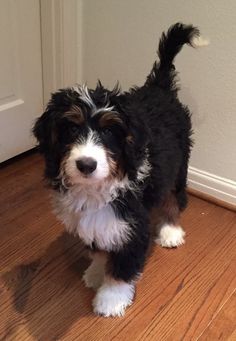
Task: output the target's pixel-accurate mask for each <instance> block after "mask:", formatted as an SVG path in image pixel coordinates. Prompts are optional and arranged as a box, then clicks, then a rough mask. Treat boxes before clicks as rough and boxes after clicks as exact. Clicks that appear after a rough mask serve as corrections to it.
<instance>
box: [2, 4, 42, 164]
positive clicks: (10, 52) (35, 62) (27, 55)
mask: <svg viewBox="0 0 236 341" xmlns="http://www.w3.org/2000/svg"><path fill="white" fill-rule="evenodd" d="M42 94H43V91H42V62H41V37H40V4H39V0H0V162H1V161H4V160H6V159H9V158H11V157H13V156H15V155H17V154H19V153H22V152H24V151H26V150H29V149H30V148H32V147H33V146H34V139H33V137H32V135H31V129H32V125H33V122H34V120H35V118H36V117H37V116H39V115H40V114H41V113H42V110H43V99H42Z"/></svg>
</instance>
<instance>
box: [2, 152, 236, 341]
mask: <svg viewBox="0 0 236 341" xmlns="http://www.w3.org/2000/svg"><path fill="white" fill-rule="evenodd" d="M42 173H43V163H42V160H41V158H40V157H39V156H38V155H37V154H35V155H31V156H27V157H25V158H24V159H20V160H17V161H15V162H14V163H12V164H9V165H7V166H6V167H4V168H3V169H2V170H1V174H0V183H1V188H0V270H1V276H0V302H1V304H0V340H17V341H19V340H20V341H21V340H23V341H25V340H26V341H27V340H30V341H31V340H42V341H52V340H67V341H71V340H85V341H86V340H89V341H90V340H96V341H97V340H157V341H160V340H173V341H176V340H197V339H199V338H200V340H213V341H214V340H218V339H219V340H227V339H228V340H235V339H236V338H235V335H236V332H235V331H236V322H235V321H236V316H235V305H236V303H235V294H234V291H235V288H236V213H235V212H232V211H230V210H227V209H224V208H221V207H219V206H217V205H214V204H210V203H209V202H206V201H204V200H201V199H198V198H196V197H194V196H191V197H190V204H189V207H188V209H187V210H186V211H185V213H184V214H183V216H182V219H181V223H182V225H183V226H184V228H185V230H186V232H187V243H186V245H184V246H182V247H181V248H179V249H173V250H167V249H162V248H160V247H158V246H155V248H154V251H153V253H152V255H151V257H150V259H149V260H148V262H147V265H146V268H145V271H144V274H143V276H142V279H141V280H140V281H139V283H138V285H137V293H136V298H135V302H134V304H133V305H132V306H131V307H130V308H129V309H128V310H127V313H126V315H125V317H122V318H109V319H105V318H102V317H98V316H95V315H94V314H93V313H92V308H91V301H92V298H93V296H94V292H93V291H92V290H90V289H87V288H85V287H84V285H83V283H82V281H81V277H82V274H83V271H84V270H85V268H86V267H87V266H88V264H89V261H88V258H87V255H86V250H85V249H84V247H83V246H82V244H81V243H80V241H79V240H78V239H77V238H75V237H73V236H70V235H68V234H66V233H65V232H64V230H63V227H62V226H61V225H60V224H59V223H58V222H57V220H56V219H55V217H54V216H53V214H52V213H51V207H50V204H49V198H48V191H47V189H45V187H44V185H43V181H42ZM154 218H155V217H154Z"/></svg>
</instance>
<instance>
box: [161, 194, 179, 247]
mask: <svg viewBox="0 0 236 341" xmlns="http://www.w3.org/2000/svg"><path fill="white" fill-rule="evenodd" d="M160 212H161V213H160V217H159V218H160V222H159V223H158V225H157V227H156V229H157V231H156V232H157V238H156V240H155V241H156V243H157V244H159V245H161V246H163V247H168V248H172V247H177V246H180V245H182V244H184V242H185V240H184V236H185V232H184V230H183V229H182V227H181V226H180V225H179V215H180V208H179V204H178V199H177V197H176V194H175V193H174V192H171V193H169V194H168V195H167V196H166V198H165V200H164V201H163V203H162V206H161V208H160Z"/></svg>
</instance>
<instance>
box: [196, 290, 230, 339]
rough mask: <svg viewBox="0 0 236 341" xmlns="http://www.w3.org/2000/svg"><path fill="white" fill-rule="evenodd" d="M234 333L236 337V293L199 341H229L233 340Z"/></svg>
mask: <svg viewBox="0 0 236 341" xmlns="http://www.w3.org/2000/svg"><path fill="white" fill-rule="evenodd" d="M233 333H235V336H236V292H234V294H233V295H232V296H231V297H230V298H229V299H228V301H227V302H226V303H225V305H224V306H223V307H222V309H221V310H220V312H219V314H217V315H216V316H215V318H214V319H213V321H212V322H211V323H210V325H209V326H208V327H207V328H206V330H205V331H204V332H203V334H202V335H201V337H200V338H199V341H212V340H229V339H230V338H231V340H233V339H232V337H233ZM234 340H236V338H235V339H234Z"/></svg>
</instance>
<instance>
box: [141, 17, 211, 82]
mask: <svg viewBox="0 0 236 341" xmlns="http://www.w3.org/2000/svg"><path fill="white" fill-rule="evenodd" d="M185 44H188V45H190V46H192V47H200V46H206V45H208V44H209V42H208V40H206V39H203V38H202V37H201V36H200V31H199V29H198V28H197V27H194V26H192V25H184V24H182V23H176V24H174V25H173V26H171V27H170V28H169V30H168V31H167V33H164V32H163V33H162V36H161V39H160V42H159V47H158V51H157V54H158V57H159V63H157V62H155V63H154V65H153V69H152V71H151V73H150V75H149V76H148V78H147V82H146V84H147V85H150V84H157V85H159V86H161V87H164V88H168V87H169V88H171V87H172V86H173V81H174V76H175V72H174V70H175V68H174V65H173V63H174V59H175V56H176V55H177V54H178V53H179V52H180V50H181V49H182V47H183V45H185Z"/></svg>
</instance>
